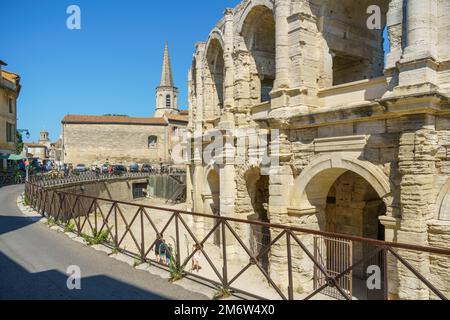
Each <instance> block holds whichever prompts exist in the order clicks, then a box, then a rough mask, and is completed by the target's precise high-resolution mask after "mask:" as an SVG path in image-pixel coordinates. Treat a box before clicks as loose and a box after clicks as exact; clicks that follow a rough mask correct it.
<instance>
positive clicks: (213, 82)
mask: <svg viewBox="0 0 450 320" xmlns="http://www.w3.org/2000/svg"><path fill="white" fill-rule="evenodd" d="M206 60H207V63H208V72H207V73H206V77H205V87H206V89H207V90H206V94H205V98H206V99H207V104H206V106H207V117H217V116H220V115H221V112H222V108H223V91H224V88H223V86H224V84H223V79H224V68H225V61H224V58H223V48H222V46H221V44H220V42H219V41H218V40H217V39H212V40H211V42H210V44H209V46H208V51H207V53H206Z"/></svg>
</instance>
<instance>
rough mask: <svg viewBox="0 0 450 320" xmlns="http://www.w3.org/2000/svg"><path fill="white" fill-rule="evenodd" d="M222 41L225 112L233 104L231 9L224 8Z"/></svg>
mask: <svg viewBox="0 0 450 320" xmlns="http://www.w3.org/2000/svg"><path fill="white" fill-rule="evenodd" d="M224 42H225V48H223V50H224V62H225V70H224V73H225V74H224V80H223V83H224V109H225V112H227V111H229V109H230V108H232V107H233V104H234V62H233V43H234V37H233V9H226V10H225V31H224Z"/></svg>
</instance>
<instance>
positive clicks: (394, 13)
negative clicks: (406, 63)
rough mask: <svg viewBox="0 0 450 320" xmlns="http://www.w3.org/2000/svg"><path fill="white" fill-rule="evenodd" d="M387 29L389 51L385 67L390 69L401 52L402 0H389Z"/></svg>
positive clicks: (394, 65) (393, 66) (398, 58)
mask: <svg viewBox="0 0 450 320" xmlns="http://www.w3.org/2000/svg"><path fill="white" fill-rule="evenodd" d="M387 30H388V35H389V45H390V52H389V53H388V55H387V58H386V69H391V68H395V67H396V63H397V62H398V61H399V60H400V58H401V56H402V54H403V43H402V38H403V37H404V35H403V0H392V1H390V2H389V11H388V12H387Z"/></svg>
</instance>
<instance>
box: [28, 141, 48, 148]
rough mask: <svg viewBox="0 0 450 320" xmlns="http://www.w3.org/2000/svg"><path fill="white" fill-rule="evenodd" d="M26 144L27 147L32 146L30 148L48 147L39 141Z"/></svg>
mask: <svg viewBox="0 0 450 320" xmlns="http://www.w3.org/2000/svg"><path fill="white" fill-rule="evenodd" d="M24 145H25V146H26V147H30V148H46V146H44V145H43V144H39V143H33V142H32V143H24Z"/></svg>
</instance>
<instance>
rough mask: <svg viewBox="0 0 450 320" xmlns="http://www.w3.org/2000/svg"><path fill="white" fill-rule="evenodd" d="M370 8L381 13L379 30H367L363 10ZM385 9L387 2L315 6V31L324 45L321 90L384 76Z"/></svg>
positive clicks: (349, 0) (342, 1) (345, 0)
mask: <svg viewBox="0 0 450 320" xmlns="http://www.w3.org/2000/svg"><path fill="white" fill-rule="evenodd" d="M371 5H376V6H377V7H379V8H380V9H381V29H377V28H376V29H369V28H368V27H367V22H368V20H367V19H368V18H369V15H368V14H366V10H367V8H369V7H370V6H371ZM388 9H389V0H360V1H352V0H340V1H322V2H321V5H320V6H317V9H316V10H315V11H316V15H317V16H318V17H317V18H318V19H317V27H318V29H319V31H320V32H321V34H322V36H323V41H324V42H323V44H324V47H323V53H322V54H323V58H322V60H323V63H324V65H323V68H324V73H325V74H326V78H327V83H324V84H323V85H324V86H331V85H340V84H344V83H349V82H353V81H358V80H363V79H371V78H376V77H380V76H383V74H384V54H385V52H384V49H383V39H384V37H383V33H384V28H383V26H385V25H386V17H387V12H388Z"/></svg>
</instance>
